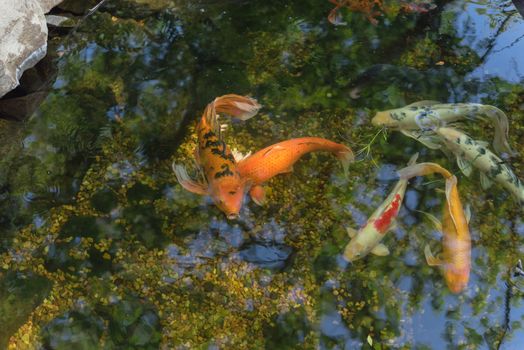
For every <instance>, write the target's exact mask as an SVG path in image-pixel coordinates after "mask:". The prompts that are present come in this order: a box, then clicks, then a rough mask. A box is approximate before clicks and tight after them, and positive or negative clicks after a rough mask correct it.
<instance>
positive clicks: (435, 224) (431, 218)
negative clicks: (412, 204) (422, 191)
mask: <svg viewBox="0 0 524 350" xmlns="http://www.w3.org/2000/svg"><path fill="white" fill-rule="evenodd" d="M417 211H418V212H419V213H422V214H424V215H425V216H426V217H427V218H428V219H429V221H431V223H432V224H433V227H435V229H436V230H437V231H439V232H442V222H440V220H439V219H437V218H436V217H435V216H434V215H432V214H430V213H428V212H425V211H422V210H417Z"/></svg>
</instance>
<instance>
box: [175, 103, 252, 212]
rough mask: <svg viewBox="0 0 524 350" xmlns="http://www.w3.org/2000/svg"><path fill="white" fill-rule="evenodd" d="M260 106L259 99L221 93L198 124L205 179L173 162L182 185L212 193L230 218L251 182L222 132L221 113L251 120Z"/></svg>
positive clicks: (198, 149)
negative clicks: (238, 166)
mask: <svg viewBox="0 0 524 350" xmlns="http://www.w3.org/2000/svg"><path fill="white" fill-rule="evenodd" d="M259 109H260V105H259V104H258V103H257V101H256V100H254V99H252V98H249V97H244V96H239V95H233V94H231V95H224V96H221V97H217V98H216V99H215V100H214V101H213V102H211V103H210V104H208V105H207V107H206V109H205V111H204V114H203V115H202V118H201V119H200V122H199V123H198V125H197V134H198V146H197V147H196V149H195V160H196V163H197V165H198V167H199V170H200V171H201V172H202V174H203V179H202V180H201V181H194V180H192V179H190V178H189V176H188V174H187V172H186V170H185V168H184V167H183V166H181V165H176V164H173V170H174V172H175V175H176V178H177V180H178V182H179V183H180V185H182V187H184V188H185V189H186V190H188V191H190V192H193V193H196V194H200V195H209V196H211V198H212V199H213V201H214V202H215V204H216V206H217V207H218V208H219V209H220V210H221V211H222V212H224V214H226V216H227V218H228V219H234V218H236V217H237V216H238V213H239V211H240V208H241V207H242V201H243V198H244V191H245V187H246V185H247V184H246V179H245V178H242V177H241V176H240V173H239V172H238V170H237V163H236V161H235V158H234V157H233V154H232V153H231V150H230V149H229V147H228V146H227V145H226V143H225V142H224V140H223V138H222V136H221V133H220V125H219V123H218V121H217V117H218V116H217V113H224V114H227V115H230V116H232V117H234V118H238V119H241V120H247V119H249V118H251V117H253V116H254V115H255V114H256V113H257V112H258V110H259Z"/></svg>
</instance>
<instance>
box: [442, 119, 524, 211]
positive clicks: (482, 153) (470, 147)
mask: <svg viewBox="0 0 524 350" xmlns="http://www.w3.org/2000/svg"><path fill="white" fill-rule="evenodd" d="M435 132H436V134H437V135H438V136H439V137H440V138H441V139H442V141H443V142H444V144H445V146H446V147H447V148H448V149H449V150H450V151H451V152H452V153H453V154H454V155H455V156H456V158H457V164H458V166H459V168H460V170H461V171H462V172H463V173H464V175H466V176H470V175H471V172H472V170H473V167H475V168H477V169H479V170H480V184H481V186H482V188H483V189H488V188H489V187H490V186H491V184H492V181H496V182H498V183H500V184H501V185H502V186H503V187H504V188H505V189H507V190H508V191H509V192H510V193H511V194H513V195H514V196H515V197H516V198H517V199H518V200H519V201H520V202H521V203H524V185H523V183H522V181H521V180H520V179H519V178H518V177H517V176H516V175H515V174H514V173H513V171H512V170H511V168H510V167H509V166H508V165H507V164H506V163H505V162H504V161H503V160H502V159H500V158H499V157H497V156H496V155H495V154H493V153H492V152H491V151H490V150H489V149H488V148H487V143H486V142H483V141H475V140H473V139H472V138H471V137H469V136H468V135H466V134H464V133H462V132H461V131H459V130H457V129H454V128H438V129H436V130H435Z"/></svg>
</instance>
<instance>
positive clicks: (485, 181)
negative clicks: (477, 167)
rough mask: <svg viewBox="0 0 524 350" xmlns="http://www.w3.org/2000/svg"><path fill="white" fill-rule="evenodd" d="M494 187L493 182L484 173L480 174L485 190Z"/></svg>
mask: <svg viewBox="0 0 524 350" xmlns="http://www.w3.org/2000/svg"><path fill="white" fill-rule="evenodd" d="M491 185H493V181H491V179H490V178H489V177H488V176H487V175H486V174H484V173H480V186H482V189H483V190H487V189H488V188H490V187H491Z"/></svg>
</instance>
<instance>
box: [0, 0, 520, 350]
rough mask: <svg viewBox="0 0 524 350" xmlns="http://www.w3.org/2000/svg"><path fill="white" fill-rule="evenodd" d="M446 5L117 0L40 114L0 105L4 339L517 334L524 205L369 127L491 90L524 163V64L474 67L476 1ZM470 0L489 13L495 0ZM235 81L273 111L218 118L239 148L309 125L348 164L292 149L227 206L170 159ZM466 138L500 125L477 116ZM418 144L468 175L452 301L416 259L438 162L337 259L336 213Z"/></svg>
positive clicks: (97, 342) (89, 27)
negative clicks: (467, 250)
mask: <svg viewBox="0 0 524 350" xmlns="http://www.w3.org/2000/svg"><path fill="white" fill-rule="evenodd" d="M444 3H445V2H438V3H436V4H437V5H438V7H437V8H435V9H433V10H432V12H431V16H429V15H428V14H425V13H405V12H404V13H402V14H398V16H387V18H386V19H385V20H384V21H379V22H378V23H377V24H376V25H372V24H370V23H369V21H368V20H367V19H366V18H365V16H361V15H360V14H358V13H350V12H346V13H345V14H344V20H345V21H346V22H348V25H346V26H337V27H334V26H332V25H331V24H330V23H329V22H328V21H327V19H326V13H328V12H329V9H330V6H331V5H330V4H329V2H327V1H318V0H315V1H313V0H309V1H297V2H287V3H283V2H275V3H273V2H229V1H227V2H214V1H197V2H193V1H192V2H185V1H142V0H140V1H138V0H136V1H131V0H129V1H114V2H113V1H111V2H107V4H105V5H104V6H102V7H101V8H100V9H99V11H97V12H96V13H95V14H93V15H92V16H90V17H88V18H87V19H86V20H85V21H84V22H82V23H81V24H80V25H79V27H78V28H77V30H76V32H75V33H73V34H72V35H71V36H68V37H67V39H66V40H65V41H64V42H63V44H62V46H60V47H58V48H57V51H60V52H62V53H63V54H62V55H60V58H58V59H57V61H56V63H57V64H58V67H59V74H58V77H57V78H56V81H55V82H54V84H53V87H52V89H51V91H50V92H49V95H48V97H47V98H46V100H45V101H44V103H43V104H42V105H41V106H40V107H39V109H38V110H37V112H36V113H35V114H34V115H33V116H32V118H31V119H30V120H28V121H26V122H23V123H22V122H15V121H3V120H0V140H2V141H1V143H0V150H1V151H2V155H3V156H2V158H1V159H0V207H1V211H0V224H1V225H0V242H1V243H0V321H1V323H2V325H4V327H2V329H1V330H0V348H5V347H8V348H10V349H34V348H39V347H43V348H49V349H68V348H80V349H94V348H105V349H116V348H130V349H133V348H137V349H138V348H140V349H142V348H159V347H160V348H180V349H185V348H187V349H193V348H225V347H229V348H235V349H252V348H277V347H278V348H311V349H313V348H343V347H344V346H345V347H346V348H348V347H349V348H357V347H363V348H374V349H384V348H420V349H423V348H433V347H434V348H443V347H445V346H448V347H450V348H468V349H470V348H471V349H476V348H485V347H489V346H494V347H497V346H500V344H519V339H520V341H522V337H523V331H522V329H521V328H522V325H523V322H524V316H523V315H524V313H522V312H520V313H519V312H511V310H512V309H517V310H522V309H523V305H522V285H523V284H522V281H521V280H522V278H523V277H519V276H513V274H512V272H513V268H514V266H515V265H516V264H517V262H518V260H519V259H521V258H522V246H523V243H524V242H523V234H524V226H523V225H524V222H523V221H522V219H521V217H522V215H521V208H520V207H519V206H518V205H517V204H516V203H515V202H514V201H513V200H512V198H511V197H510V196H509V195H508V194H506V193H504V192H503V191H502V190H501V189H500V188H498V187H492V188H491V189H490V190H488V191H485V192H484V191H480V190H479V189H478V187H479V186H478V179H471V180H470V179H468V178H466V177H463V176H461V175H460V174H459V172H458V168H457V167H456V165H455V164H454V162H453V161H452V160H450V159H448V158H446V157H445V155H443V154H442V153H441V152H439V151H433V150H427V149H425V148H423V147H422V146H421V145H420V144H419V143H417V142H416V141H415V140H412V139H408V138H405V137H402V136H398V135H397V134H394V133H390V134H388V136H387V138H386V137H383V136H382V135H380V134H379V135H378V136H377V129H376V128H375V127H373V126H372V125H371V123H370V121H371V117H372V116H373V115H374V112H376V111H379V110H385V109H391V108H396V107H401V106H404V105H406V104H409V103H410V102H412V101H418V100H423V99H425V100H428V99H431V100H441V101H443V102H447V101H448V102H463V101H470V100H475V101H476V102H482V103H486V104H491V105H494V106H498V107H499V108H500V109H502V110H504V111H505V112H506V113H507V115H508V116H509V119H510V139H509V143H510V144H511V145H512V147H514V148H515V149H516V151H517V155H516V156H515V157H514V158H510V159H507V160H506V161H507V162H508V163H510V165H511V167H512V168H513V169H515V170H516V173H517V176H520V177H524V173H523V172H522V171H523V168H522V160H523V159H524V149H523V146H522V145H521V144H519V143H518V140H521V139H522V138H523V137H524V123H523V121H524V107H523V106H524V88H523V84H522V83H523V82H524V81H523V79H524V78H523V77H522V76H512V77H511V79H510V78H508V77H505V76H503V75H499V76H495V75H481V76H480V77H479V76H478V75H475V72H476V71H477V69H478V68H479V67H481V69H482V65H483V64H485V62H486V60H487V59H488V58H489V55H488V56H486V55H484V53H485V52H484V51H485V50H484V49H485V47H481V48H480V50H479V49H478V48H477V47H475V46H473V45H470V44H469V43H467V42H465V39H466V38H465V35H464V32H462V31H461V30H460V29H459V28H460V27H461V26H462V25H463V24H464V23H465V24H464V26H467V23H468V22H467V21H468V20H471V17H467V18H464V17H463V16H464V14H463V11H462V9H459V10H457V9H456V8H455V7H453V6H452V5H453V4H452V3H450V4H448V5H447V6H446V5H445V4H444ZM460 3H462V2H460ZM464 4H467V6H473V8H474V9H475V8H478V7H479V6H480V8H481V9H484V10H485V11H479V12H478V13H477V12H475V11H473V12H475V13H476V15H475V16H480V17H481V16H486V17H487V18H488V20H492V19H493V21H494V22H495V23H500V21H499V22H497V20H500V18H499V17H497V16H498V15H494V14H499V13H500V9H499V7H498V4H495V2H493V3H490V2H488V3H486V4H482V5H479V4H470V3H468V2H464ZM72 12H73V13H74V11H72ZM468 13H469V12H468ZM489 16H492V18H489ZM502 20H503V19H502ZM513 20H514V21H516V22H515V23H517V24H515V25H520V26H522V21H523V20H522V19H521V18H520V19H516V18H515V17H513ZM506 25H507V24H504V26H506ZM497 28H498V27H497ZM506 28H507V27H504V28H503V29H506ZM503 31H504V30H501V32H503ZM495 34H496V28H495V29H493V30H492V32H488V33H487V34H486V35H489V36H490V38H491V35H495ZM478 35H480V34H478ZM479 40H480V38H479ZM488 44H489V43H488ZM401 48H402V49H401ZM429 56H431V58H428V57H429ZM441 62H442V63H441ZM512 74H513V75H517V74H518V72H517V71H516V70H515V71H513V73H512ZM225 93H239V94H245V95H251V96H253V97H256V98H257V99H258V101H259V102H260V103H261V104H262V105H263V108H262V109H261V111H260V112H259V115H257V116H256V117H254V118H252V119H251V120H249V121H247V122H245V123H236V122H230V124H231V125H230V127H229V128H228V131H227V133H226V140H227V142H228V144H229V145H230V146H231V147H232V148H237V149H238V150H239V151H242V152H243V153H246V152H247V151H254V150H258V149H261V148H263V147H266V146H268V145H271V144H274V143H276V142H279V141H283V140H287V139H290V138H294V137H304V136H318V137H324V138H327V139H330V140H334V141H336V142H340V143H344V144H347V145H348V146H350V147H352V148H353V149H354V150H359V149H363V150H364V151H363V152H361V153H360V155H359V157H358V158H359V159H358V161H357V162H355V163H353V164H352V165H351V166H350V169H349V176H347V177H346V176H344V174H343V172H342V170H341V169H340V166H339V164H338V162H337V160H336V159H334V158H333V157H330V156H329V155H328V154H323V153H315V154H311V155H308V156H306V157H303V159H301V160H300V161H299V162H297V163H296V165H295V167H294V172H293V173H291V174H286V175H281V176H278V177H275V178H273V179H272V180H270V181H269V183H268V186H267V204H266V205H265V206H263V207H259V206H256V205H255V204H254V203H253V202H250V201H248V202H247V203H246V204H245V205H244V207H243V210H242V211H241V213H240V218H239V219H238V220H233V221H228V220H226V219H225V218H224V216H223V215H222V214H221V213H220V211H219V210H218V209H217V208H216V207H215V206H213V205H212V203H211V202H210V201H209V199H206V198H205V197H201V196H196V195H193V194H191V193H188V192H186V191H184V190H183V189H182V188H181V187H180V186H179V185H178V183H177V181H176V178H175V176H174V174H173V172H172V170H171V163H172V162H173V161H177V162H179V163H185V164H187V165H190V164H191V162H192V159H193V149H194V146H195V143H196V132H195V129H194V128H195V124H196V121H197V120H198V118H199V116H200V114H201V111H202V110H203V108H204V107H205V105H206V104H207V103H208V102H209V101H211V100H212V99H213V98H214V97H216V96H220V95H223V94H225ZM471 133H472V134H473V135H475V138H476V139H484V140H491V139H492V135H493V134H492V130H491V129H489V123H487V122H486V123H484V122H480V121H479V122H478V123H475V124H474V125H472V126H471ZM366 145H368V146H366ZM417 151H418V152H420V161H431V162H435V163H438V164H441V165H443V166H445V167H446V168H448V169H450V170H451V171H452V172H453V173H455V174H456V175H457V177H459V182H460V193H461V198H462V200H463V202H464V203H465V204H466V203H468V204H470V205H471V207H472V210H471V211H472V213H473V217H472V221H471V223H470V230H471V235H472V240H473V242H472V245H473V257H472V258H473V260H472V272H471V275H472V278H471V281H470V285H469V287H468V288H467V290H466V291H465V292H464V293H462V294H460V295H458V296H453V295H451V294H450V292H449V291H448V290H447V288H446V286H445V282H444V281H443V280H442V276H441V274H440V272H439V271H438V270H437V269H433V268H431V267H430V266H427V265H426V263H425V259H424V245H425V244H426V243H427V242H428V241H430V240H433V239H438V238H439V237H438V236H437V235H435V234H434V232H433V229H432V225H431V224H430V223H429V222H427V220H425V216H424V215H423V214H420V212H418V210H421V211H426V212H433V213H435V212H437V213H438V212H440V209H441V207H442V204H443V202H442V201H443V199H442V197H443V196H441V195H440V194H437V193H436V192H435V190H436V189H437V188H443V182H442V181H440V182H439V179H438V178H437V177H436V176H435V178H431V177H430V178H429V179H413V180H411V184H410V188H409V189H408V191H407V192H406V199H405V205H404V206H403V207H402V208H401V211H400V212H399V228H397V229H396V230H393V232H390V233H389V234H388V236H386V237H385V238H384V241H383V242H384V243H385V244H386V245H387V246H388V247H389V249H390V251H391V254H390V255H389V256H387V257H376V256H368V257H366V258H365V259H361V260H359V261H356V262H354V263H352V264H351V265H347V264H346V263H345V262H344V261H343V260H342V259H341V254H342V252H343V249H344V247H345V245H346V244H347V243H348V241H349V237H348V236H347V233H346V227H353V228H355V229H357V228H358V227H359V226H360V225H361V224H363V223H364V220H365V218H366V217H367V216H369V215H370V214H371V213H372V212H373V211H374V210H375V209H376V208H377V207H378V205H380V203H381V202H382V201H383V200H384V198H385V196H386V195H387V193H389V192H390V190H391V188H392V186H393V185H394V183H395V182H396V181H397V180H398V178H397V177H396V175H395V171H394V170H395V169H398V168H400V167H403V166H405V164H406V163H407V161H408V159H409V157H410V156H411V155H412V154H414V153H415V152H417ZM369 154H370V155H371V156H372V157H373V161H372V160H371V156H368V155H369ZM433 180H435V181H433ZM428 182H429V183H428ZM495 186H496V185H495ZM519 288H520V289H519Z"/></svg>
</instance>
